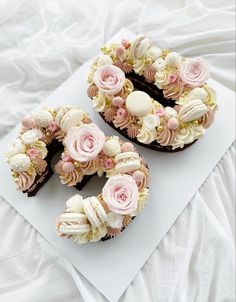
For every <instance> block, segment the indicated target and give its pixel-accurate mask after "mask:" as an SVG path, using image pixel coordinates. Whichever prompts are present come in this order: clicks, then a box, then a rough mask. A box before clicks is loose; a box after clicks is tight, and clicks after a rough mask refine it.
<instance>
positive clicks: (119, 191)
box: [102, 174, 139, 215]
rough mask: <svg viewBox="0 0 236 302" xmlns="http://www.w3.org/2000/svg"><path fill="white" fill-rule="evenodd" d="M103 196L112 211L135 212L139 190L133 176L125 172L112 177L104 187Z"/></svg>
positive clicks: (119, 212)
mask: <svg viewBox="0 0 236 302" xmlns="http://www.w3.org/2000/svg"><path fill="white" fill-rule="evenodd" d="M102 196H103V199H104V201H105V202H106V204H107V206H108V207H109V209H110V210H111V211H112V212H114V213H117V214H124V215H129V214H135V211H136V209H137V206H138V198H139V191H138V186H137V184H136V182H135V180H134V179H133V177H132V176H130V175H127V174H123V175H116V176H112V177H110V178H109V179H108V181H107V182H106V184H105V186H104V187H103V190H102Z"/></svg>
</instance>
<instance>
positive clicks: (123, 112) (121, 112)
mask: <svg viewBox="0 0 236 302" xmlns="http://www.w3.org/2000/svg"><path fill="white" fill-rule="evenodd" d="M116 115H117V116H118V117H120V118H123V117H125V116H126V110H125V109H124V108H119V109H118V110H117V112H116Z"/></svg>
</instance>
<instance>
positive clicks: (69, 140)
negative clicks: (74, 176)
mask: <svg viewBox="0 0 236 302" xmlns="http://www.w3.org/2000/svg"><path fill="white" fill-rule="evenodd" d="M104 142H105V135H104V133H103V132H102V131H101V130H100V129H99V128H98V126H97V125H95V124H93V123H91V124H83V125H81V126H79V127H72V128H70V129H69V131H68V133H67V136H66V138H65V146H66V148H67V150H68V152H69V154H70V156H71V157H72V158H73V159H74V160H77V161H79V162H86V161H89V160H92V159H94V158H95V157H96V156H97V155H98V154H99V152H100V151H101V150H102V148H103V144H104Z"/></svg>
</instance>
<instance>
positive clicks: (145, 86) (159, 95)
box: [126, 71, 175, 107]
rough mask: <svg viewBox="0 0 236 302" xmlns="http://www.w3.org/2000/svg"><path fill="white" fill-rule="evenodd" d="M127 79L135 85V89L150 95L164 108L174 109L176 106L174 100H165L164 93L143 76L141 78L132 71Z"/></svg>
mask: <svg viewBox="0 0 236 302" xmlns="http://www.w3.org/2000/svg"><path fill="white" fill-rule="evenodd" d="M126 78H127V79H129V80H130V81H131V82H132V83H133V85H134V88H135V89H137V90H142V91H144V92H146V93H147V94H149V96H150V97H151V98H153V99H154V100H156V101H158V102H159V103H160V104H162V105H163V106H164V107H167V106H169V107H174V106H175V101H174V100H171V99H167V98H165V97H164V94H163V91H162V90H161V89H159V88H158V87H157V86H156V85H154V84H153V83H148V82H147V81H146V79H145V78H144V77H143V76H140V75H138V74H136V73H135V72H134V71H132V72H130V73H128V74H126Z"/></svg>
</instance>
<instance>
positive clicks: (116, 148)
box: [102, 136, 121, 156]
mask: <svg viewBox="0 0 236 302" xmlns="http://www.w3.org/2000/svg"><path fill="white" fill-rule="evenodd" d="M102 150H103V152H104V154H105V155H107V156H116V155H117V154H119V153H120V152H121V147H120V143H119V138H118V137H117V136H116V137H112V138H110V139H108V140H107V141H106V142H105V143H104V145H103V149H102Z"/></svg>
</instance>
